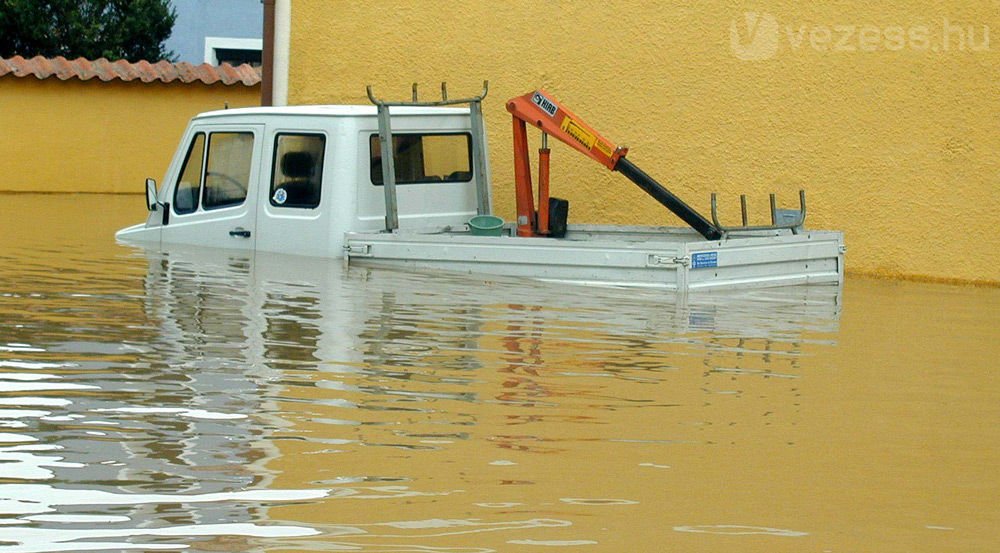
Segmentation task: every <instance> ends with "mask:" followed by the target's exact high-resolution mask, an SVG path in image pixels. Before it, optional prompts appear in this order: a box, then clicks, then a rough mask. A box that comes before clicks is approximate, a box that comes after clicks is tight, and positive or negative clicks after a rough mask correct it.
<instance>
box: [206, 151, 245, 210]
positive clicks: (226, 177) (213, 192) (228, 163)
mask: <svg viewBox="0 0 1000 553" xmlns="http://www.w3.org/2000/svg"><path fill="white" fill-rule="evenodd" d="M252 162H253V133H249V132H216V133H212V134H211V135H209V138H208V160H207V162H206V163H205V179H204V183H205V199H204V203H205V209H215V208H220V207H229V206H234V205H239V204H241V203H243V201H244V200H246V198H247V188H248V187H249V185H250V170H251V168H252V167H253V165H252Z"/></svg>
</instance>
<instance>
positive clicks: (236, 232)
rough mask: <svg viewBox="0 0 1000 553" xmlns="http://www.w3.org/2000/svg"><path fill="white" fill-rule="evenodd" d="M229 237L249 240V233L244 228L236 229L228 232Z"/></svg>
mask: <svg viewBox="0 0 1000 553" xmlns="http://www.w3.org/2000/svg"><path fill="white" fill-rule="evenodd" d="M229 236H242V237H243V238H250V231H249V230H247V229H245V228H241V227H236V228H234V229H233V230H231V231H229Z"/></svg>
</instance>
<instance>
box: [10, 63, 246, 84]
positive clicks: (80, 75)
mask: <svg viewBox="0 0 1000 553" xmlns="http://www.w3.org/2000/svg"><path fill="white" fill-rule="evenodd" d="M7 75H11V76H14V77H28V76H34V77H35V78H37V79H39V80H42V79H48V78H49V77H52V76H55V77H57V78H58V79H60V80H63V81H67V80H69V79H80V80H81V81H89V80H90V79H94V78H97V79H99V80H101V81H104V82H107V81H113V80H115V79H119V80H122V81H126V82H127V81H134V80H139V81H142V82H144V83H151V82H154V81H159V82H162V83H172V82H174V81H179V82H181V83H193V82H201V83H204V84H209V85H210V84H215V83H218V82H221V83H222V84H224V85H234V84H242V85H244V86H256V85H257V84H259V83H260V70H259V69H256V68H254V67H251V66H250V65H247V64H242V65H238V66H235V67H234V66H232V65H229V64H228V63H224V64H222V65H218V66H216V65H210V64H207V63H203V64H201V65H192V64H190V63H187V62H180V63H170V62H168V61H158V62H156V63H149V62H148V61H145V60H143V61H139V62H135V63H130V62H127V61H125V60H118V61H114V62H111V61H108V60H106V59H104V58H100V59H96V60H93V61H91V60H88V59H86V58H77V59H75V60H67V59H66V58H64V57H62V56H59V57H55V58H44V57H42V56H35V57H33V58H31V59H25V58H23V57H21V56H14V57H12V58H6V59H4V58H0V78H3V77H5V76H7Z"/></svg>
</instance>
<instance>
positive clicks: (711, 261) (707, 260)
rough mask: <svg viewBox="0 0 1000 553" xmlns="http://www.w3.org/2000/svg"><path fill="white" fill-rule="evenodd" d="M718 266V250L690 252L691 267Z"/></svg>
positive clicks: (706, 267)
mask: <svg viewBox="0 0 1000 553" xmlns="http://www.w3.org/2000/svg"><path fill="white" fill-rule="evenodd" d="M718 266H719V252H698V253H693V254H691V268H692V269H709V268H711V267H718Z"/></svg>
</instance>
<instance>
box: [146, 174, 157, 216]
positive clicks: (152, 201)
mask: <svg viewBox="0 0 1000 553" xmlns="http://www.w3.org/2000/svg"><path fill="white" fill-rule="evenodd" d="M158 204H159V202H157V201H156V179H146V209H147V210H149V211H156V206H157V205H158Z"/></svg>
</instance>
